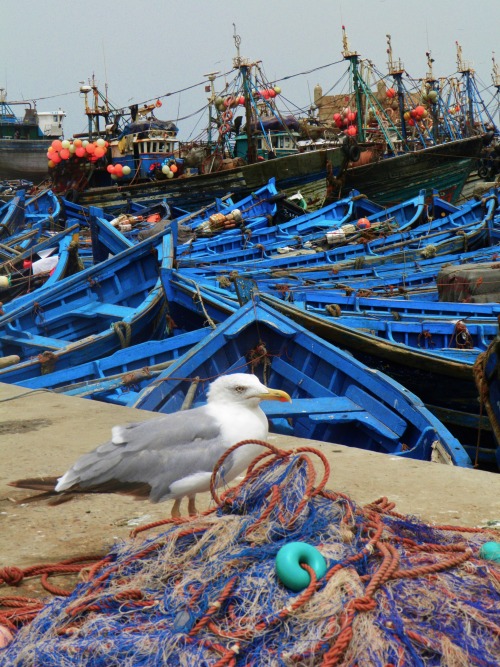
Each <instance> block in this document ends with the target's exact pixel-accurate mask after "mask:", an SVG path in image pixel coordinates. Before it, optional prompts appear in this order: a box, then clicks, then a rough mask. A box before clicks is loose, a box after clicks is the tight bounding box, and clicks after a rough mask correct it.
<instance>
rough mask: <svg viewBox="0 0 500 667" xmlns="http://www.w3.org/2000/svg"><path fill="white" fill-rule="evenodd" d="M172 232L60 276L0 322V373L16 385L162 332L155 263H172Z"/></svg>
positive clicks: (163, 314)
mask: <svg viewBox="0 0 500 667" xmlns="http://www.w3.org/2000/svg"><path fill="white" fill-rule="evenodd" d="M173 250H174V244H173V239H172V233H171V228H170V227H169V228H167V229H166V230H164V232H163V233H161V234H160V235H158V236H156V237H153V238H152V239H147V240H145V241H143V242H142V243H139V244H137V245H136V246H134V247H132V248H129V249H127V250H125V251H124V252H122V253H119V254H118V255H115V256H114V257H111V258H110V259H109V260H106V261H105V262H101V263H100V264H98V265H97V266H95V267H91V268H89V269H85V270H84V271H81V272H80V273H78V274H76V275H74V276H70V277H69V278H65V279H64V280H62V281H61V282H60V283H58V284H57V285H55V286H54V287H51V288H50V289H47V290H44V292H43V294H42V295H41V296H40V297H39V298H37V297H36V296H35V297H34V298H33V299H32V300H30V301H28V302H26V303H23V304H22V306H20V307H18V308H16V309H14V310H13V311H12V312H10V313H8V314H6V315H4V316H3V317H1V318H0V357H10V356H12V355H17V356H18V357H19V358H20V362H19V363H17V364H15V365H13V366H11V367H9V368H5V369H2V370H0V381H2V382H13V383H15V382H19V381H22V380H25V379H27V378H30V377H33V376H36V375H42V374H44V373H47V372H51V371H53V370H59V369H62V368H68V367H70V366H73V365H77V364H81V363H84V362H86V361H90V360H92V359H98V358H100V357H103V356H105V355H107V354H111V353H112V352H114V351H116V350H118V349H120V348H121V347H127V346H128V345H130V344H133V343H136V342H141V341H145V340H148V339H150V338H161V337H163V336H164V335H165V333H166V329H167V322H166V309H167V304H166V299H165V293H164V291H163V288H162V285H161V281H160V278H159V273H160V265H161V264H166V265H171V264H172V262H173Z"/></svg>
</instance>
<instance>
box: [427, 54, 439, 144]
mask: <svg viewBox="0 0 500 667" xmlns="http://www.w3.org/2000/svg"><path fill="white" fill-rule="evenodd" d="M425 55H426V58H427V68H428V69H427V74H426V76H425V79H424V81H425V83H426V84H427V86H428V90H429V91H432V90H433V91H434V92H435V93H436V103H435V104H434V103H432V104H431V105H430V110H431V118H432V137H433V139H434V142H435V143H438V134H439V132H438V128H439V114H438V108H439V104H438V101H439V89H438V86H437V85H436V84H437V83H438V80H437V79H436V78H434V74H433V71H432V63H433V62H434V58H432V56H431V52H430V51H426V52H425Z"/></svg>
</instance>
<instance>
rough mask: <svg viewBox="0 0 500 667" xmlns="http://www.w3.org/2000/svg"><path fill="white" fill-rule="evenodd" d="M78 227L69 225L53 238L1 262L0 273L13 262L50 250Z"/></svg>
mask: <svg viewBox="0 0 500 667" xmlns="http://www.w3.org/2000/svg"><path fill="white" fill-rule="evenodd" d="M79 227H80V225H79V224H78V223H77V224H74V225H71V227H68V228H67V229H65V230H64V231H62V232H58V233H57V234H54V236H51V237H50V238H47V239H45V240H44V241H42V242H41V243H38V244H37V245H34V246H32V247H31V248H28V250H25V251H24V252H22V253H20V254H19V255H16V256H15V257H13V258H12V259H9V260H7V261H6V262H2V264H0V271H1V270H2V269H4V268H5V267H6V266H7V265H8V264H10V263H11V262H13V261H14V262H20V261H21V260H22V259H29V258H30V257H32V255H34V254H36V253H38V252H39V251H40V250H46V249H47V248H50V247H51V246H53V245H55V244H58V243H59V241H60V240H61V239H62V238H63V237H65V236H66V235H67V234H70V233H71V232H74V231H75V230H77V229H78V228H79Z"/></svg>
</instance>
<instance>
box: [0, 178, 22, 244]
mask: <svg viewBox="0 0 500 667" xmlns="http://www.w3.org/2000/svg"><path fill="white" fill-rule="evenodd" d="M25 198H26V194H25V191H24V190H19V192H17V193H16V196H15V197H13V198H12V199H11V200H10V201H8V202H5V204H4V205H3V206H2V209H1V210H0V214H1V218H0V241H3V240H5V239H6V238H8V237H9V236H12V234H14V233H15V232H16V231H17V230H18V229H19V228H20V227H21V225H22V223H23V220H24V207H25Z"/></svg>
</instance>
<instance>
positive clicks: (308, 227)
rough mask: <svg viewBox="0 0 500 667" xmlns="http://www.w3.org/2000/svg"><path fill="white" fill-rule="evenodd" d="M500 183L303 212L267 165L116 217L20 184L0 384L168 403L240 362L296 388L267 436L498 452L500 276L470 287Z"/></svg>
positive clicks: (10, 225) (194, 398)
mask: <svg viewBox="0 0 500 667" xmlns="http://www.w3.org/2000/svg"><path fill="white" fill-rule="evenodd" d="M498 197H499V192H498V188H496V187H495V186H492V187H490V188H489V189H488V190H487V191H486V192H484V193H483V194H482V195H481V196H476V197H472V198H470V199H466V200H464V201H463V202H462V203H460V204H458V205H454V204H451V203H449V202H447V201H446V200H444V199H442V198H441V197H439V196H438V195H437V193H436V192H434V193H432V195H431V196H430V197H429V196H427V195H426V192H425V191H421V192H420V193H419V194H418V195H417V196H415V197H412V198H411V199H409V200H405V201H404V202H402V203H401V204H398V205H393V206H390V207H384V206H382V205H380V204H377V203H376V202H373V201H371V200H370V199H369V198H367V197H365V196H363V195H362V194H361V193H360V192H358V191H352V192H351V194H350V195H349V196H347V197H345V198H343V199H341V200H338V201H336V202H333V203H331V204H327V205H326V206H324V207H322V208H320V209H317V210H314V211H311V212H307V211H304V210H303V209H302V208H301V207H300V206H297V205H296V204H294V199H293V197H291V198H287V197H286V194H285V193H282V192H280V191H279V190H278V189H277V187H276V181H275V179H271V180H270V181H269V182H268V183H267V184H266V185H265V186H263V187H262V188H259V189H257V190H256V191H255V192H253V193H252V194H250V195H247V196H246V197H244V198H242V199H240V200H234V199H233V197H232V196H231V193H227V195H226V196H225V197H224V198H223V199H216V200H215V201H214V202H212V204H211V205H208V206H205V207H202V208H201V209H200V210H198V211H195V212H187V211H182V210H180V209H178V208H176V207H170V206H169V205H168V203H167V201H166V200H165V201H164V202H163V203H162V204H158V203H153V204H151V206H149V207H144V206H143V205H142V204H140V203H135V204H131V205H129V207H128V211H125V210H123V211H122V212H121V213H119V214H118V215H117V212H116V210H114V208H113V209H112V212H111V213H109V212H106V211H105V210H103V209H101V208H98V207H90V208H87V207H85V206H82V205H81V204H75V203H74V202H71V201H67V200H65V199H64V197H61V196H59V197H58V196H55V195H54V193H53V192H52V191H51V190H47V191H45V192H44V193H43V194H42V193H40V194H38V195H37V196H36V197H31V198H29V197H28V198H26V195H25V194H24V193H23V192H20V194H19V195H18V196H17V197H16V198H15V199H13V200H12V201H11V202H10V203H7V202H6V203H5V204H4V209H3V222H2V225H1V228H2V231H3V237H2V243H1V246H0V255H1V256H2V263H1V264H0V269H1V271H2V275H1V276H0V277H1V279H2V282H1V283H0V286H1V296H2V302H3V305H2V316H1V318H0V381H2V382H7V383H14V384H19V385H21V386H24V387H27V388H31V389H41V388H43V389H50V390H52V391H55V392H58V393H65V394H69V395H73V396H81V397H85V398H88V399H91V400H100V401H106V402H110V403H115V404H117V405H125V406H129V407H140V408H143V409H147V410H152V411H157V412H175V411H177V410H179V409H181V408H182V407H184V408H185V407H187V406H191V405H199V404H202V403H203V402H204V400H206V390H207V386H208V382H209V380H210V379H212V378H214V377H218V376H219V375H224V374H228V373H232V372H239V371H242V372H250V373H254V374H257V375H258V376H259V378H260V379H261V381H262V382H264V383H265V384H268V385H269V386H271V387H273V388H275V389H282V390H283V391H286V392H287V393H288V394H289V395H290V396H291V397H292V403H291V404H286V405H284V404H281V403H279V404H277V405H276V406H273V407H272V410H271V408H268V409H269V410H271V411H270V412H268V418H269V420H270V424H271V429H272V430H273V431H275V432H277V433H283V434H289V435H294V436H299V437H306V438H309V439H313V440H323V441H325V442H331V443H339V444H346V445H349V446H354V447H359V448H364V449H367V450H370V451H377V452H386V453H390V454H392V455H396V456H401V457H410V458H411V457H413V458H418V459H422V460H429V461H440V462H443V463H449V464H453V465H458V466H464V467H471V466H473V465H475V466H480V467H486V468H487V469H496V468H497V466H498V465H499V463H500V462H499V454H498V452H499V449H498V446H497V445H498V443H497V440H496V437H495V436H496V433H497V431H498V429H497V427H495V425H494V424H493V425H492V424H491V423H490V420H489V418H488V413H487V411H486V409H483V408H484V400H485V398H484V396H482V394H480V392H479V390H478V387H477V385H476V381H475V377H476V376H477V365H478V364H479V363H480V362H481V359H483V358H484V357H485V355H486V353H487V351H488V350H490V349H491V346H492V345H494V344H495V341H496V340H497V334H498V315H499V313H500V310H499V306H498V303H497V293H496V292H495V291H494V290H493V293H489V298H487V299H485V300H483V299H482V298H481V294H485V293H486V292H485V290H486V287H485V286H486V284H487V283H489V282H490V281H493V280H494V275H495V271H496V270H497V269H496V263H495V261H496V258H497V254H498V251H499V246H498V235H499V229H500V227H499V223H500V209H499V199H498ZM470 267H473V268H474V269H475V271H472V273H471V277H470V280H469V282H468V283H467V287H468V289H469V292H468V297H467V298H465V299H464V298H462V299H460V300H458V299H457V300H455V301H451V300H443V299H442V298H441V295H442V294H445V295H447V294H449V289H450V288H449V283H447V282H446V280H444V281H443V279H442V276H443V275H445V274H446V275H447V276H448V277H449V276H450V275H451V274H450V270H451V269H452V268H453V269H455V270H456V271H457V272H459V271H460V269H462V268H463V269H470ZM479 270H482V271H483V273H482V274H481V276H482V277H481V280H478V279H477V277H476V276H477V271H479ZM448 279H449V278H448ZM461 280H462V281H463V280H464V279H463V278H461ZM462 287H463V284H462ZM476 292H478V295H477V297H476V296H475V294H476ZM462 293H463V289H462ZM490 357H491V354H490ZM490 363H491V362H490ZM490 375H491V374H490ZM493 384H494V382H493ZM492 391H493V390H492ZM483 393H484V392H483Z"/></svg>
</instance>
